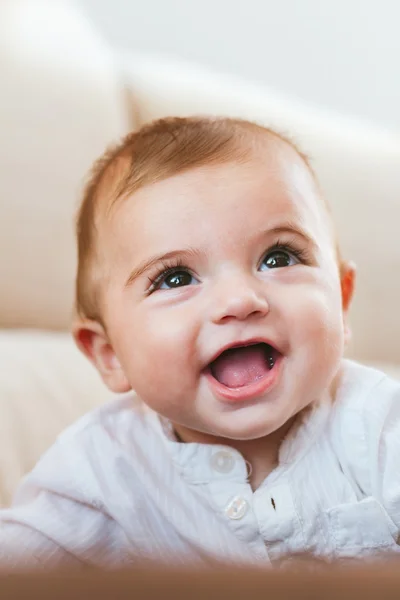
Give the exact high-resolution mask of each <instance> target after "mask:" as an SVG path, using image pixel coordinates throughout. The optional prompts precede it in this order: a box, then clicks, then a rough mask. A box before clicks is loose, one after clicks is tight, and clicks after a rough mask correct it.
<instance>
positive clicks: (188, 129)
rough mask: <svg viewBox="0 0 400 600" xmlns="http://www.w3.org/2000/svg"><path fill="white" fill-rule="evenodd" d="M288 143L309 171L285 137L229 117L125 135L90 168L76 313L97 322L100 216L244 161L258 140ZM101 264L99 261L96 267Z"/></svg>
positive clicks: (170, 122) (167, 123)
mask: <svg viewBox="0 0 400 600" xmlns="http://www.w3.org/2000/svg"><path fill="white" fill-rule="evenodd" d="M266 135H267V136H269V137H270V139H271V140H276V141H284V142H285V143H287V144H289V145H290V146H291V147H292V148H293V149H294V150H295V151H296V152H297V154H298V155H299V156H300V157H301V158H302V159H303V160H304V162H305V163H306V165H307V167H308V168H309V169H310V170H311V167H310V164H309V161H308V159H307V157H306V156H305V155H304V154H303V153H302V152H301V151H300V150H299V149H298V148H297V146H296V145H295V144H294V143H293V142H292V141H291V140H290V139H288V138H287V137H285V136H283V135H281V134H279V133H277V132H276V131H274V130H272V129H268V128H266V127H263V126H261V125H257V124H255V123H252V122H250V121H245V120H241V119H231V118H208V117H189V118H178V117H173V118H165V119H159V120H157V121H154V122H152V123H150V124H148V125H145V126H144V127H142V128H141V129H139V130H138V131H135V132H133V133H129V134H128V135H127V136H126V137H124V138H123V139H122V141H121V142H120V143H119V144H118V145H117V146H115V147H114V148H111V149H109V150H108V151H107V152H106V153H105V154H104V155H103V156H102V157H101V158H100V159H99V160H98V161H97V162H96V163H95V164H94V166H93V169H92V171H91V173H90V177H89V180H88V183H87V185H86V188H85V191H84V194H83V199H82V203H81V206H80V209H79V212H78V217H77V242H78V272H77V278H76V310H77V313H78V315H79V316H80V317H86V318H90V319H94V320H97V321H99V322H101V308H100V307H101V285H100V283H101V277H102V275H101V266H100V265H99V264H97V265H96V258H97V259H98V256H97V253H96V247H97V239H96V238H97V232H98V224H99V219H100V218H101V216H103V217H104V216H105V215H107V214H109V212H110V211H111V210H112V209H113V207H114V205H115V203H116V202H117V201H118V200H120V199H123V198H126V197H128V196H131V195H132V194H133V193H134V192H135V191H137V190H139V189H140V188H142V187H143V186H145V185H149V184H152V183H155V182H156V181H160V180H162V179H166V178H168V177H171V176H173V175H177V174H179V173H182V172H184V171H187V170H189V169H192V168H194V167H200V166H205V165H213V164H214V165H215V164H223V163H227V162H231V161H236V162H241V161H246V160H248V158H249V156H250V154H251V152H252V151H253V150H254V147H255V145H256V143H257V141H260V139H261V136H263V139H264V140H265V136H266ZM98 262H99V261H97V263H98Z"/></svg>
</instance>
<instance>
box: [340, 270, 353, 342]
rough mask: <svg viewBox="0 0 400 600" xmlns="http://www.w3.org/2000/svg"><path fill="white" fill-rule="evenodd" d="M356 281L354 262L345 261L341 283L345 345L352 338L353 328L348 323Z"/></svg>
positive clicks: (341, 272) (341, 273)
mask: <svg viewBox="0 0 400 600" xmlns="http://www.w3.org/2000/svg"><path fill="white" fill-rule="evenodd" d="M355 283H356V266H355V264H354V263H352V262H350V263H344V264H343V265H342V266H341V269H340V285H341V290H342V309H343V331H344V342H345V345H347V344H348V343H349V342H350V340H351V329H350V327H349V324H348V312H349V309H350V305H351V301H352V299H353V295H354V288H355Z"/></svg>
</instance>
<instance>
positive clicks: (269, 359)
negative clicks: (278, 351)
mask: <svg viewBox="0 0 400 600" xmlns="http://www.w3.org/2000/svg"><path fill="white" fill-rule="evenodd" d="M274 364H275V360H274V357H273V356H269V357H268V366H269V368H270V369H272V368H273V366H274Z"/></svg>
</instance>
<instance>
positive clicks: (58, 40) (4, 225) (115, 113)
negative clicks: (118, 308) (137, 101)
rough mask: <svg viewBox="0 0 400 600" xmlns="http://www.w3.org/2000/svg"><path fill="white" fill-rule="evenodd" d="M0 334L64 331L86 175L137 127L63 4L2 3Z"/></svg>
mask: <svg viewBox="0 0 400 600" xmlns="http://www.w3.org/2000/svg"><path fill="white" fill-rule="evenodd" d="M0 40H1V44H0V85H1V99H0V132H1V137H0V223H1V235H0V281H1V302H0V327H1V326H7V327H30V326H32V327H43V328H47V329H50V328H65V327H66V326H67V325H68V323H69V319H70V313H71V306H72V300H73V280H74V274H75V242H74V235H73V218H74V213H75V212H76V208H77V201H78V197H79V194H80V191H81V187H82V183H83V180H84V177H85V175H86V172H87V170H88V168H89V167H90V165H91V164H92V162H93V160H94V159H96V158H97V157H98V156H99V154H101V153H102V152H103V150H104V148H105V147H106V146H107V145H108V144H110V143H111V142H113V141H114V140H116V139H119V137H120V136H121V134H122V133H123V132H125V131H126V130H127V129H128V128H131V127H132V126H133V125H134V124H133V123H132V122H128V116H127V114H126V110H125V109H126V106H125V98H124V96H123V90H122V87H121V86H120V82H119V81H118V77H117V74H116V70H115V68H114V64H113V59H112V54H111V51H110V49H109V48H108V46H107V45H106V44H105V43H104V42H103V40H102V39H101V38H100V37H99V36H98V35H97V33H96V32H95V31H94V30H93V29H92V26H91V24H90V23H88V22H87V21H86V20H85V19H84V18H83V17H82V15H81V14H80V13H79V12H78V11H77V10H76V9H75V8H74V7H73V5H72V4H70V3H69V2H63V1H62V0H57V1H53V0H1V2H0Z"/></svg>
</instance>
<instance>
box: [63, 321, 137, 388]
mask: <svg viewBox="0 0 400 600" xmlns="http://www.w3.org/2000/svg"><path fill="white" fill-rule="evenodd" d="M72 335H73V336H74V340H75V343H76V345H77V346H78V348H79V349H80V350H81V352H83V354H84V355H85V356H86V357H87V358H88V359H89V360H90V362H91V363H92V364H93V365H94V366H95V367H96V369H97V370H98V372H99V373H100V375H101V378H102V379H103V381H104V383H105V384H106V386H107V387H108V388H109V389H110V390H111V391H112V392H115V393H123V392H128V391H129V390H130V389H131V386H130V385H129V382H128V380H127V378H126V376H125V373H124V371H123V369H122V367H121V364H120V362H119V360H118V358H117V356H116V354H115V352H114V349H113V347H112V345H111V343H110V341H109V339H108V336H107V334H106V332H105V330H104V327H103V326H102V325H101V324H100V323H98V322H97V321H92V320H91V319H81V318H77V319H76V321H75V323H74V326H73V328H72Z"/></svg>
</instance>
